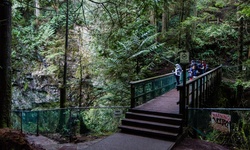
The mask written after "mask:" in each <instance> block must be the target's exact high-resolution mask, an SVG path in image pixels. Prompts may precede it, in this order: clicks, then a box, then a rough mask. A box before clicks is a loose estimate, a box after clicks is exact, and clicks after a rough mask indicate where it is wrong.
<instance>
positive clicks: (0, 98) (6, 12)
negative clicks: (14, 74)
mask: <svg viewBox="0 0 250 150" xmlns="http://www.w3.org/2000/svg"><path fill="white" fill-rule="evenodd" d="M0 45H1V46H0V52H1V55H0V79H1V80H0V128H5V127H10V109H11V58H10V54H11V3H10V2H9V1H7V0H0Z"/></svg>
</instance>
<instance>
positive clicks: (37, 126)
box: [36, 111, 39, 136]
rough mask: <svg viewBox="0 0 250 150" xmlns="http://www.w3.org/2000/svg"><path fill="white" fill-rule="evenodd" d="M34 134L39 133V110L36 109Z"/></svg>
mask: <svg viewBox="0 0 250 150" xmlns="http://www.w3.org/2000/svg"><path fill="white" fill-rule="evenodd" d="M36 121H37V122H36V136H38V135H39V111H37V114H36Z"/></svg>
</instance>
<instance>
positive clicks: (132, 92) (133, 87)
mask: <svg viewBox="0 0 250 150" xmlns="http://www.w3.org/2000/svg"><path fill="white" fill-rule="evenodd" d="M130 90H131V102H130V108H134V107H135V85H134V84H130Z"/></svg>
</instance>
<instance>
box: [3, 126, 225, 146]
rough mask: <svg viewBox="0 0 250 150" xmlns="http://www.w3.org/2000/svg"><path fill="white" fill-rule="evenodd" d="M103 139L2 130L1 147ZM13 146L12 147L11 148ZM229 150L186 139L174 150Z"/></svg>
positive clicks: (87, 143) (80, 143) (86, 142)
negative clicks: (70, 138)
mask: <svg viewBox="0 0 250 150" xmlns="http://www.w3.org/2000/svg"><path fill="white" fill-rule="evenodd" d="M105 137H106V136H103V137H96V136H84V137H77V138H75V139H74V141H73V142H71V143H68V141H67V140H66V139H65V138H62V137H61V136H58V135H52V136H50V138H48V137H45V136H35V135H29V134H23V133H21V132H20V131H13V130H10V129H0V146H1V147H4V148H6V150H7V149H11V148H15V149H18V148H24V149H25V150H47V149H48V150H64V149H65V150H66V149H79V148H80V149H85V148H87V147H89V146H91V145H93V144H95V143H97V142H99V141H101V140H102V139H104V138H105ZM10 146H12V147H10ZM200 149H202V150H229V148H227V147H223V146H221V145H218V144H215V143H211V142H206V141H203V140H199V139H191V138H185V139H184V140H183V141H181V143H179V144H178V145H177V146H176V147H174V148H173V150H200Z"/></svg>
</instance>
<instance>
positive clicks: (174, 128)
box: [122, 120, 180, 133]
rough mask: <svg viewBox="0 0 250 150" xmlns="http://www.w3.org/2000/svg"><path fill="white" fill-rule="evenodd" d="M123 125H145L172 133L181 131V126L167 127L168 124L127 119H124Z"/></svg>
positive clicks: (148, 127) (145, 126)
mask: <svg viewBox="0 0 250 150" xmlns="http://www.w3.org/2000/svg"><path fill="white" fill-rule="evenodd" d="M122 124H123V125H128V126H133V127H143V128H147V129H154V130H159V131H166V132H172V133H180V127H179V128H178V127H166V126H159V125H154V124H145V123H140V122H132V121H126V120H122Z"/></svg>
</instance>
